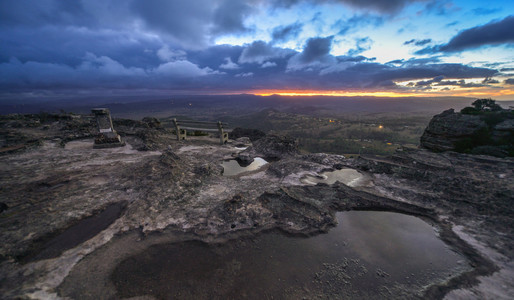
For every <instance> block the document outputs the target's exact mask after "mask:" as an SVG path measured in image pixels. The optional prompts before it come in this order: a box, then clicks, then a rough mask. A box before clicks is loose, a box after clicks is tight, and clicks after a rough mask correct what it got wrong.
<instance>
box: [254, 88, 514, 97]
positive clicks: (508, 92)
mask: <svg viewBox="0 0 514 300" xmlns="http://www.w3.org/2000/svg"><path fill="white" fill-rule="evenodd" d="M250 93H252V94H254V95H257V96H272V95H279V96H333V97H359V96H360V97H391V98H401V97H427V96H428V97H477V96H478V97H484V96H487V97H499V96H512V95H514V90H513V89H510V88H508V89H503V90H489V89H488V90H470V89H463V90H451V91H424V92H419V91H417V92H392V91H323V90H322V91H317V90H256V91H252V92H250Z"/></svg>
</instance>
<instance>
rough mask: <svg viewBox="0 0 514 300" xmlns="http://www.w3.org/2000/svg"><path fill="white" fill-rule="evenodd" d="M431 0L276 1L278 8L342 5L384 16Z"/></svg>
mask: <svg viewBox="0 0 514 300" xmlns="http://www.w3.org/2000/svg"><path fill="white" fill-rule="evenodd" d="M428 1H430V0H387V1H385V0H276V1H274V2H273V5H274V6H276V7H286V8H288V7H291V6H293V5H296V4H298V3H302V2H303V3H305V2H307V3H309V2H310V3H318V4H319V3H320V2H326V3H340V4H344V5H347V6H350V7H353V8H356V9H360V10H368V11H375V12H379V13H383V14H393V13H397V12H399V11H401V10H402V9H403V8H404V7H406V6H408V5H410V4H412V3H413V2H428Z"/></svg>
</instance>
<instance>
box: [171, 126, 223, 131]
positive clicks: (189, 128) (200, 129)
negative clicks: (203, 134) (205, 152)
mask: <svg viewBox="0 0 514 300" xmlns="http://www.w3.org/2000/svg"><path fill="white" fill-rule="evenodd" d="M179 126H180V125H179ZM180 129H185V130H194V131H208V132H218V131H219V130H218V128H216V129H214V128H195V127H184V126H180Z"/></svg>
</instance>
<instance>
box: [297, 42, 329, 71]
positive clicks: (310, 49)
mask: <svg viewBox="0 0 514 300" xmlns="http://www.w3.org/2000/svg"><path fill="white" fill-rule="evenodd" d="M333 39H334V36H328V37H324V38H321V37H317V38H310V39H308V40H307V42H306V43H305V46H304V48H303V51H302V52H301V53H298V54H296V55H294V56H293V57H291V58H290V59H289V61H288V64H287V70H289V71H294V70H302V69H313V68H314V69H319V68H321V67H324V66H329V65H331V64H334V63H336V59H335V57H334V56H332V55H330V54H329V53H330V50H331V47H332V40H333Z"/></svg>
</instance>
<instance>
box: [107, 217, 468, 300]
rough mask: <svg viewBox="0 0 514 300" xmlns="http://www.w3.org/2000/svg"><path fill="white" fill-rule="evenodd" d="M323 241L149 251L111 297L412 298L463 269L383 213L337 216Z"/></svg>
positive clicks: (121, 271)
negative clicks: (335, 223)
mask: <svg viewBox="0 0 514 300" xmlns="http://www.w3.org/2000/svg"><path fill="white" fill-rule="evenodd" d="M337 220H338V222H339V225H338V226H337V227H335V228H332V229H331V230H330V231H329V232H328V233H327V234H320V235H317V236H314V237H309V238H304V237H290V236H286V235H283V234H281V233H278V232H269V233H264V234H258V235H255V236H252V237H247V238H241V239H236V240H231V241H228V242H226V243H222V244H207V243H203V242H199V241H189V242H182V243H174V244H161V245H154V246H151V247H149V248H148V249H146V250H145V251H143V252H141V253H139V254H136V255H134V256H132V257H129V258H127V259H125V260H124V261H122V262H121V263H120V264H119V265H118V266H117V267H116V268H115V270H114V271H113V273H112V275H111V280H112V282H113V283H114V286H115V287H116V290H117V296H119V297H134V296H142V295H151V296H153V297H156V298H158V299H245V298H248V299H272V298H274V299H302V298H308V299H318V298H320V299H348V298H351V299H374V298H375V299H376V298H381V299H383V298H389V299H397V298H413V297H415V296H421V295H422V292H423V289H424V288H426V287H427V286H430V285H432V284H437V283H442V282H445V281H446V280H448V279H449V278H450V277H453V276H457V275H458V274H460V273H461V272H463V271H467V270H469V269H470V266H469V265H468V263H467V262H466V260H465V259H464V258H463V257H462V256H461V255H459V254H457V253H455V252H453V251H451V250H450V249H449V248H448V246H447V245H446V244H444V243H443V242H442V241H441V240H440V239H439V238H438V237H437V234H436V232H435V229H434V228H433V227H432V226H431V225H429V224H427V223H425V222H424V221H422V220H421V219H419V218H416V217H412V216H408V215H403V214H398V213H389V212H372V211H350V212H342V213H338V214H337Z"/></svg>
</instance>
